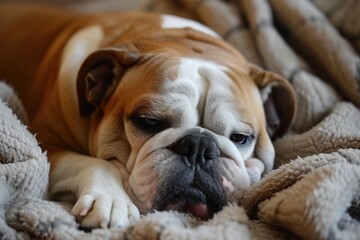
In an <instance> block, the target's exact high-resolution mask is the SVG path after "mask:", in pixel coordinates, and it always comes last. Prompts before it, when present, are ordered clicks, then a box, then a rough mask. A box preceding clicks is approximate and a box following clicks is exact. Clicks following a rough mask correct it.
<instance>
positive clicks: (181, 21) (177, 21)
mask: <svg viewBox="0 0 360 240" xmlns="http://www.w3.org/2000/svg"><path fill="white" fill-rule="evenodd" d="M161 27H162V28H186V27H189V28H192V29H195V30H197V31H200V32H202V33H205V34H208V35H210V36H213V37H216V38H220V35H219V34H217V33H216V32H214V31H213V30H212V29H210V28H208V27H206V26H205V25H203V24H201V23H198V22H195V21H193V20H190V19H186V18H181V17H176V16H171V15H166V14H164V15H162V25H161Z"/></svg>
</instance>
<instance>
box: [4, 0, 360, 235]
mask: <svg viewBox="0 0 360 240" xmlns="http://www.w3.org/2000/svg"><path fill="white" fill-rule="evenodd" d="M146 9H147V10H148V11H156V12H166V13H174V14H178V15H181V16H187V17H191V18H194V19H196V20H198V21H201V22H203V23H204V24H206V25H208V26H209V27H211V28H213V29H214V30H215V31H217V32H218V33H219V34H220V35H222V36H223V37H224V39H225V40H227V41H229V42H230V43H231V44H233V45H234V46H235V47H236V48H238V49H239V50H240V51H241V52H242V53H243V54H244V55H245V56H246V57H247V58H248V59H249V60H250V61H251V62H253V63H256V64H258V65H261V66H262V67H264V68H267V69H269V70H272V71H275V72H277V73H279V74H282V75H283V76H284V77H286V78H287V79H288V80H289V81H290V83H291V84H292V85H293V86H294V88H295V91H296V94H297V98H298V109H297V118H296V121H295V123H294V126H293V128H292V129H291V131H289V132H288V133H287V135H286V136H284V137H283V138H281V139H278V140H276V141H275V147H276V151H277V154H276V165H277V167H278V168H277V169H275V170H273V171H271V172H270V173H269V174H267V175H266V176H265V177H264V178H263V179H261V180H260V182H258V183H256V184H254V185H252V186H251V187H250V189H248V190H247V192H246V193H245V195H244V196H243V199H242V200H241V202H239V205H232V206H227V207H225V208H224V209H223V210H222V211H221V212H219V213H217V214H216V215H215V216H214V217H213V218H212V219H210V220H209V221H206V222H202V221H200V220H198V219H195V218H193V217H191V216H190V215H186V214H180V213H176V212H155V213H151V214H148V215H146V216H143V217H142V219H141V220H140V221H139V222H137V223H135V224H133V225H132V226H130V227H128V228H124V229H96V230H93V231H88V230H83V229H80V228H79V225H78V224H77V223H76V221H75V219H74V218H73V217H72V216H71V215H70V214H69V213H68V210H69V208H70V207H71V206H66V205H63V204H62V205H60V204H58V203H55V202H51V201H48V200H46V188H47V183H48V181H47V177H48V171H49V166H48V164H47V162H46V154H45V153H42V151H41V149H40V148H39V147H38V144H37V142H36V139H35V138H34V137H33V135H31V134H30V133H29V132H28V131H27V129H26V127H24V123H25V124H26V114H24V112H23V109H22V107H21V104H20V103H19V101H18V100H17V98H16V96H15V95H14V93H13V92H12V90H11V88H9V87H7V86H6V85H4V84H1V85H0V99H2V100H1V101H0V163H1V164H0V239H34V238H43V239H48V238H49V239H160V238H161V239H297V238H300V239H301V238H303V239H359V238H360V110H359V107H360V59H359V51H360V18H359V17H358V15H359V11H360V2H359V1H358V0H312V1H310V0H301V1H300V0H236V1H235V0H234V1H226V2H224V1H220V0H177V1H168V0H152V1H149V2H148V3H147V4H146ZM13 112H16V114H17V115H15V114H14V113H13ZM17 119H21V121H19V120H17Z"/></svg>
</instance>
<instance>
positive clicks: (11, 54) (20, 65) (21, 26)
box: [0, 4, 72, 108]
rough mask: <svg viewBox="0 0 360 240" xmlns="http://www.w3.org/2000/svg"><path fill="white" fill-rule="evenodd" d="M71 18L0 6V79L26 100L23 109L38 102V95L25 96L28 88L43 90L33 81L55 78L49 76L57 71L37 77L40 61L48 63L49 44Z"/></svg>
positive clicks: (36, 8)
mask: <svg viewBox="0 0 360 240" xmlns="http://www.w3.org/2000/svg"><path fill="white" fill-rule="evenodd" d="M71 18H72V15H71V14H70V13H68V12H65V11H60V10H58V9H56V10H55V9H53V8H51V7H40V6H31V5H17V4H0V52H1V57H0V77H1V78H3V79H4V78H5V80H6V81H7V82H9V83H10V84H11V85H12V86H13V87H14V88H15V89H16V91H17V93H18V94H19V95H20V98H21V99H23V100H25V101H24V104H25V106H26V108H28V107H30V106H33V107H37V106H38V103H39V102H38V101H40V99H37V98H39V97H40V96H32V97H31V98H30V97H28V96H27V93H28V92H31V91H29V90H30V89H29V88H30V87H32V86H34V87H36V88H44V89H42V91H45V90H46V86H45V84H44V83H40V84H33V83H32V82H33V81H34V80H35V79H38V78H39V77H40V78H45V77H46V78H47V79H49V80H50V79H55V77H53V78H51V76H52V74H54V73H55V72H56V69H46V71H41V75H42V76H36V75H37V74H39V68H41V62H43V61H47V60H48V59H46V57H47V55H49V52H48V50H49V47H50V45H52V44H54V42H53V41H54V39H56V38H58V35H59V33H60V32H61V30H62V29H65V26H66V25H67V24H68V22H69V20H70V19H71ZM62 34H63V33H62ZM58 49H60V48H58ZM53 54H60V53H52V55H53ZM47 66H51V65H47ZM54 71H55V72H54ZM35 85H36V86H35Z"/></svg>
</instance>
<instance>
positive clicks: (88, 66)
mask: <svg viewBox="0 0 360 240" xmlns="http://www.w3.org/2000/svg"><path fill="white" fill-rule="evenodd" d="M139 59H140V54H139V53H138V52H137V51H136V49H135V50H134V48H132V49H131V50H130V49H128V48H124V47H119V48H105V49H101V50H98V51H95V52H94V53H92V54H90V55H89V56H88V57H87V58H86V59H85V61H84V62H83V64H82V65H81V67H80V70H79V72H78V76H77V83H76V91H77V97H78V106H79V111H80V116H82V117H88V116H90V115H91V114H92V113H93V112H94V111H95V110H96V109H97V108H99V107H101V106H102V105H103V104H104V103H105V102H106V101H107V100H108V99H109V97H110V96H111V95H112V93H113V92H114V90H115V89H116V86H117V85H118V83H119V81H120V79H121V77H122V75H123V74H124V73H125V71H126V69H127V68H128V67H130V66H131V65H134V64H135V63H137V62H138V60H139Z"/></svg>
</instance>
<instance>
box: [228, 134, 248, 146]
mask: <svg viewBox="0 0 360 240" xmlns="http://www.w3.org/2000/svg"><path fill="white" fill-rule="evenodd" d="M249 139H250V136H247V135H244V134H241V133H233V134H231V136H230V140H231V141H233V142H235V143H237V144H246V143H247V142H248V141H249Z"/></svg>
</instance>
